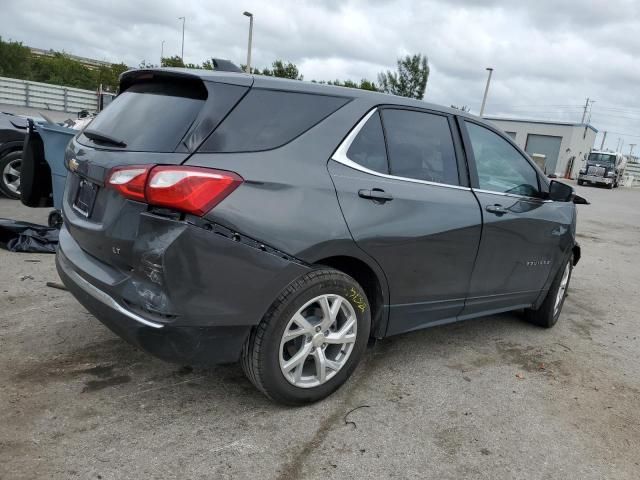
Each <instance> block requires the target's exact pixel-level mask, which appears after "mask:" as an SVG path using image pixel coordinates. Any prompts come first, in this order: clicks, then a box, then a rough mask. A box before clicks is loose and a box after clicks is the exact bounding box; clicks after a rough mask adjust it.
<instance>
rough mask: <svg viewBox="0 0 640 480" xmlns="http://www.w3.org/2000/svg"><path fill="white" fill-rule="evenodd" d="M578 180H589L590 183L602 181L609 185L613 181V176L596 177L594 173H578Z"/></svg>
mask: <svg viewBox="0 0 640 480" xmlns="http://www.w3.org/2000/svg"><path fill="white" fill-rule="evenodd" d="M578 180H582V181H584V182H591V183H602V184H605V185H610V184H612V183H613V181H614V180H615V179H614V178H613V177H598V176H596V175H586V174H585V175H583V174H580V175H578Z"/></svg>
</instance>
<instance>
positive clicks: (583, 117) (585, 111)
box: [580, 97, 589, 123]
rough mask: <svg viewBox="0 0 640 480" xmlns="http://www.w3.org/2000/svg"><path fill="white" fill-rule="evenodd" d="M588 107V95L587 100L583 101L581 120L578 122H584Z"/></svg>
mask: <svg viewBox="0 0 640 480" xmlns="http://www.w3.org/2000/svg"><path fill="white" fill-rule="evenodd" d="M588 108H589V97H587V101H586V102H584V111H583V112H582V120H580V123H584V121H585V119H586V118H587V109H588Z"/></svg>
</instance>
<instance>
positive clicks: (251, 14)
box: [243, 12, 253, 73]
mask: <svg viewBox="0 0 640 480" xmlns="http://www.w3.org/2000/svg"><path fill="white" fill-rule="evenodd" d="M243 15H244V16H245V17H249V45H248V46H247V66H246V68H245V70H246V72H247V73H251V38H252V37H253V13H251V12H244V13H243Z"/></svg>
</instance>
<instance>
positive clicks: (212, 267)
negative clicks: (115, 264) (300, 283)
mask: <svg viewBox="0 0 640 480" xmlns="http://www.w3.org/2000/svg"><path fill="white" fill-rule="evenodd" d="M139 232H140V234H139V236H138V239H137V240H136V243H135V245H134V257H135V258H136V259H137V260H136V262H137V264H136V265H135V266H134V272H133V277H132V281H131V283H130V285H129V287H128V291H127V293H126V298H127V300H128V301H129V302H131V303H134V304H137V305H140V306H143V307H144V308H147V309H150V310H151V311H157V312H158V313H161V314H163V315H169V316H175V317H176V318H175V320H174V322H175V324H176V325H181V326H229V325H255V324H257V323H258V322H259V321H260V319H261V318H262V316H263V315H264V314H265V312H266V311H267V309H268V308H269V306H270V305H271V303H272V302H273V300H274V298H276V297H277V296H278V294H279V293H280V290H281V289H283V288H284V287H286V286H287V285H288V284H289V283H290V282H291V281H293V280H294V279H295V278H297V277H298V276H300V275H302V274H304V273H306V272H307V271H308V270H309V269H308V268H307V267H305V266H304V265H301V264H299V263H296V262H294V261H291V260H286V259H284V258H282V257H280V256H277V255H274V254H272V253H269V252H266V251H262V250H260V249H257V248H253V247H251V246H248V245H246V244H244V243H242V242H239V241H234V240H233V239H230V238H228V237H225V236H222V235H220V234H218V233H215V231H208V230H205V229H203V228H200V227H198V226H195V225H191V224H188V223H186V222H182V221H176V220H172V219H169V218H163V217H159V216H156V215H153V214H150V213H147V214H143V215H141V216H140V229H139Z"/></svg>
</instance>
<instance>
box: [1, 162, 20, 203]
mask: <svg viewBox="0 0 640 480" xmlns="http://www.w3.org/2000/svg"><path fill="white" fill-rule="evenodd" d="M21 170H22V150H17V151H14V152H9V153H7V154H6V155H5V156H3V157H2V158H0V192H2V194H3V195H5V196H7V197H9V198H13V199H14V200H18V199H19V198H20V177H21V174H20V171H21Z"/></svg>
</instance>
